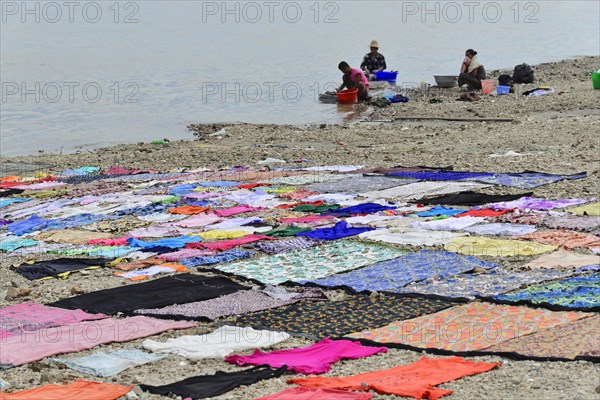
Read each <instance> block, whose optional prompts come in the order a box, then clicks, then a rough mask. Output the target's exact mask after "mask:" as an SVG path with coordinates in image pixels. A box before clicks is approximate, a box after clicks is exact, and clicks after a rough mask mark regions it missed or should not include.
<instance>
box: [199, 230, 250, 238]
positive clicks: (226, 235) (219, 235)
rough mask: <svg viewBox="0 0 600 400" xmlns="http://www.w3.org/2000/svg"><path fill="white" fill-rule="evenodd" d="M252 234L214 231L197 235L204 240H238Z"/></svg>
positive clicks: (235, 231)
mask: <svg viewBox="0 0 600 400" xmlns="http://www.w3.org/2000/svg"><path fill="white" fill-rule="evenodd" d="M249 234H250V232H248V231H245V230H231V231H228V230H221V229H212V230H209V231H205V232H200V233H196V235H198V236H200V237H201V238H202V240H223V239H237V238H241V237H244V236H248V235H249Z"/></svg>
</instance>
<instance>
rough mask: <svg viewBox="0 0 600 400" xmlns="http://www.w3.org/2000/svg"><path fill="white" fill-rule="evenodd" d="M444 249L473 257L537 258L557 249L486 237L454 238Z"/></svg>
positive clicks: (547, 245) (551, 246)
mask: <svg viewBox="0 0 600 400" xmlns="http://www.w3.org/2000/svg"><path fill="white" fill-rule="evenodd" d="M444 249H445V250H447V251H451V252H454V253H459V254H465V255H470V256H473V257H517V256H535V255H538V254H543V253H548V252H551V251H554V250H556V249H557V246H554V245H549V244H539V243H532V242H527V241H523V240H503V239H490V238H488V237H484V236H471V237H457V238H453V239H452V240H451V241H450V242H449V243H447V244H446V245H445V246H444Z"/></svg>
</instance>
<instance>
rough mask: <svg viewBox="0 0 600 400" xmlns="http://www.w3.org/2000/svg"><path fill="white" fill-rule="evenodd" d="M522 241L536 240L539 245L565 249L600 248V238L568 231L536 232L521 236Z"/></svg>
mask: <svg viewBox="0 0 600 400" xmlns="http://www.w3.org/2000/svg"><path fill="white" fill-rule="evenodd" d="M521 239H529V240H534V241H536V242H538V243H544V244H548V245H554V246H560V247H564V248H565V249H577V248H588V249H590V248H594V247H600V238H598V237H597V236H595V235H592V234H590V233H582V232H574V231H567V230H555V231H545V232H534V233H529V234H527V235H524V236H521Z"/></svg>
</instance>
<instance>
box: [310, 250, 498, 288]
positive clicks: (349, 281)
mask: <svg viewBox="0 0 600 400" xmlns="http://www.w3.org/2000/svg"><path fill="white" fill-rule="evenodd" d="M497 266H498V265H497V264H492V263H488V262H485V261H482V260H478V259H476V258H475V257H467V256H461V255H458V254H455V253H449V252H445V251H431V250H421V251H418V252H415V253H407V254H405V255H403V256H401V257H398V258H395V259H393V260H388V261H384V262H382V263H378V264H374V265H370V266H367V267H364V268H361V269H358V270H354V271H350V272H346V273H344V274H339V275H334V276H330V277H328V278H323V279H317V280H315V281H313V282H314V283H316V284H318V285H322V286H342V285H343V286H349V287H351V288H352V289H354V290H356V291H359V292H361V291H364V290H375V291H382V290H385V291H390V292H394V291H396V290H397V289H399V288H401V287H403V286H406V285H408V284H409V283H411V282H418V281H422V280H424V279H427V278H432V277H434V276H435V277H438V278H440V277H444V276H448V275H454V274H461V273H464V272H469V271H473V270H474V269H477V268H484V269H488V268H496V267H497Z"/></svg>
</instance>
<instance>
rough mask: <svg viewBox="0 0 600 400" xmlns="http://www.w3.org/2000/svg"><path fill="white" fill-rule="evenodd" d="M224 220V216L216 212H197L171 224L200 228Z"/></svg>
mask: <svg viewBox="0 0 600 400" xmlns="http://www.w3.org/2000/svg"><path fill="white" fill-rule="evenodd" d="M221 221H223V218H221V217H219V216H217V215H215V214H205V213H201V214H196V215H192V216H191V217H189V218H186V219H184V220H181V221H177V222H173V223H172V224H171V225H177V226H183V227H184V228H198V227H202V226H207V225H211V224H214V223H216V222H221Z"/></svg>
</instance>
